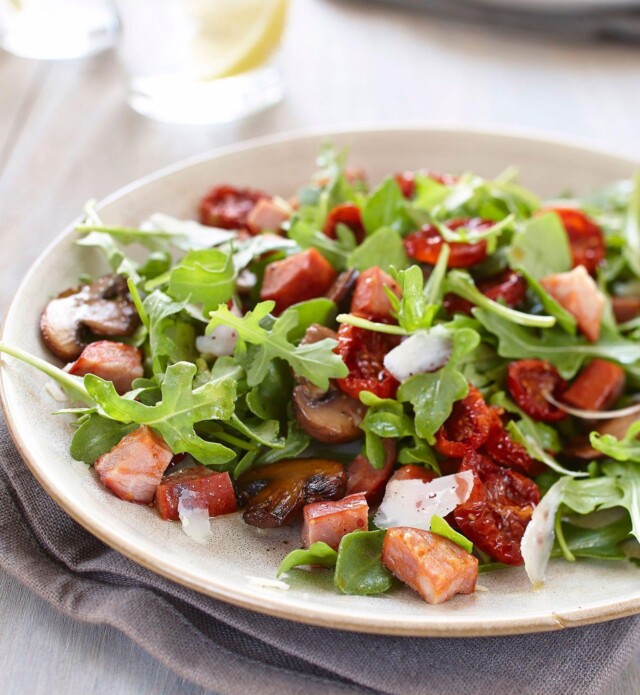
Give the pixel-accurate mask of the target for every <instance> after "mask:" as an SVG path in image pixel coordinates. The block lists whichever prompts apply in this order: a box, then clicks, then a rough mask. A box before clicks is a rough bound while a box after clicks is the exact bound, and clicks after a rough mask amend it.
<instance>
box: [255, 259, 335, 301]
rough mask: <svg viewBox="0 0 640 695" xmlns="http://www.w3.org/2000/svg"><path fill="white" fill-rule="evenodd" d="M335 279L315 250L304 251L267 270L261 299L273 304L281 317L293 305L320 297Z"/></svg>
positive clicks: (277, 262) (331, 268) (329, 265)
mask: <svg viewBox="0 0 640 695" xmlns="http://www.w3.org/2000/svg"><path fill="white" fill-rule="evenodd" d="M335 279H336V271H335V270H334V269H333V266H332V265H331V263H329V261H328V260H327V259H326V258H325V257H324V256H323V255H322V254H321V253H320V252H319V251H316V249H307V250H306V251H303V252H302V253H296V254H295V255H293V256H289V257H288V258H284V259H282V260H281V261H275V262H274V263H270V264H269V265H268V266H267V269H266V270H265V273H264V279H263V281H262V289H261V291H260V299H262V300H263V301H264V300H269V299H271V300H273V301H274V302H275V303H276V306H275V313H276V314H280V313H282V312H283V311H284V310H285V309H286V308H287V307H290V306H291V305H292V304H297V303H298V302H304V301H306V300H308V299H315V298H316V297H322V296H323V295H324V294H326V292H327V291H328V290H329V288H330V287H331V285H332V284H333V281H334V280H335Z"/></svg>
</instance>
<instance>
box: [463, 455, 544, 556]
mask: <svg viewBox="0 0 640 695" xmlns="http://www.w3.org/2000/svg"><path fill="white" fill-rule="evenodd" d="M460 470H461V471H466V470H470V471H473V474H474V477H475V480H474V484H473V489H472V490H471V495H470V497H469V499H467V501H466V502H464V503H463V504H460V505H458V506H457V507H456V509H455V510H454V518H455V520H456V523H457V524H458V527H459V528H460V531H461V532H462V533H463V534H464V535H465V536H466V537H467V538H468V539H469V540H471V541H473V543H474V544H475V545H476V546H477V547H478V548H479V549H480V550H482V551H484V552H485V553H488V554H489V555H490V556H491V557H492V558H493V559H494V560H497V561H498V562H504V563H505V564H507V565H520V564H522V554H521V553H520V542H521V541H522V536H523V534H524V530H525V529H526V527H527V524H528V523H529V521H530V520H531V515H532V514H533V510H534V508H535V506H536V505H537V504H538V502H540V491H539V490H538V486H537V485H536V484H535V483H534V482H533V480H531V479H530V478H527V477H525V476H524V475H521V474H520V473H516V472H515V471H512V470H510V469H508V468H502V467H501V466H497V465H496V464H495V463H494V462H493V461H492V460H491V459H490V458H489V457H488V456H484V455H483V454H480V453H479V452H477V451H473V452H471V453H470V454H467V456H465V458H464V459H463V461H462V466H461V467H460Z"/></svg>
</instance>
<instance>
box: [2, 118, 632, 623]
mask: <svg viewBox="0 0 640 695" xmlns="http://www.w3.org/2000/svg"><path fill="white" fill-rule="evenodd" d="M397 131H409V132H410V131H416V132H417V131H421V132H424V131H429V132H432V133H438V132H442V133H448V134H451V133H454V134H456V133H458V134H464V135H471V136H473V135H478V136H489V137H497V138H502V139H506V140H508V139H512V140H514V141H516V140H527V141H529V142H532V141H534V142H543V143H545V144H549V145H555V146H560V147H564V148H568V149H574V150H579V151H581V152H583V153H584V152H585V151H586V152H589V153H592V154H596V155H600V156H606V157H611V158H614V159H619V160H621V161H624V162H626V163H627V164H629V165H630V166H635V167H638V168H639V169H640V160H636V159H634V158H632V157H629V156H627V155H625V154H623V153H621V152H618V151H616V150H615V149H614V148H610V147H606V146H603V145H602V144H601V143H598V142H597V141H593V140H591V139H588V138H581V137H575V136H565V135H563V134H559V133H555V132H549V131H544V130H537V129H525V128H514V127H501V126H498V127H494V126H492V127H482V128H476V127H468V126H464V125H458V124H438V123H430V122H422V121H410V122H401V123H391V124H384V125H380V124H374V123H370V124H351V125H342V126H334V127H332V128H327V127H322V126H318V127H313V128H303V129H296V130H292V131H284V132H279V133H275V134H270V135H266V136H261V137H257V138H251V139H249V140H244V141H242V142H239V143H233V144H230V145H226V146H224V147H218V148H213V149H210V150H207V151H205V152H203V153H199V154H197V155H194V156H191V157H187V158H185V159H182V160H180V161H178V162H176V163H174V164H170V165H168V166H165V167H162V168H160V169H157V170H155V171H153V172H151V173H149V174H147V175H145V176H142V177H140V178H138V179H136V180H135V181H133V182H131V183H129V184H127V185H125V186H122V187H121V188H119V189H117V190H116V191H114V192H113V193H111V194H109V195H108V196H106V197H104V198H102V199H101V200H100V201H99V202H98V204H97V207H98V209H100V208H102V207H103V206H105V205H108V204H110V203H112V202H114V201H115V200H118V199H120V198H121V197H123V196H125V195H128V194H130V193H132V192H134V191H135V190H137V189H139V188H141V187H144V186H146V185H148V184H151V183H153V182H155V181H157V180H159V179H162V178H164V177H167V176H169V175H171V174H173V173H176V172H178V171H181V170H184V169H186V168H189V167H191V166H195V165H198V164H200V163H202V162H205V161H209V160H211V159H216V158H219V157H223V156H226V155H230V154H234V153H237V152H242V151H247V150H251V149H253V148H256V147H260V146H269V145H275V144H283V143H286V142H290V141H297V140H304V139H309V138H314V137H315V138H317V137H322V136H326V137H327V139H330V138H332V137H338V136H340V137H345V136H349V135H360V134H362V133H375V132H379V133H385V132H397ZM77 219H79V218H76V220H74V221H73V222H72V223H71V224H70V225H68V226H67V227H65V228H64V229H63V230H62V231H61V232H60V233H59V234H57V235H56V236H55V237H54V238H53V239H52V240H51V242H50V243H49V244H47V246H46V247H45V248H44V250H43V251H42V252H41V253H40V254H39V255H38V256H37V258H36V259H35V260H34V261H33V263H32V264H31V266H30V267H29V270H28V271H27V272H26V273H25V275H24V277H23V279H22V281H21V282H20V283H19V285H18V287H17V288H16V290H15V294H14V297H13V299H12V301H11V302H10V304H9V307H8V308H7V312H6V315H5V320H4V321H3V325H2V329H1V332H0V340H2V339H4V334H5V326H6V324H7V323H8V322H9V319H10V318H11V317H12V315H13V313H14V311H15V310H16V309H15V305H16V298H17V297H18V296H19V295H20V294H21V293H22V291H23V289H24V288H25V287H26V286H27V285H29V284H30V283H31V279H32V277H33V276H35V275H36V271H37V269H38V267H39V265H40V264H41V262H42V261H43V260H44V259H45V258H46V257H47V256H48V255H49V253H50V252H51V250H52V249H53V248H54V247H55V246H57V245H58V244H59V243H60V242H61V241H62V240H63V239H64V238H66V237H68V236H69V234H70V232H71V231H72V230H73V228H74V226H75V224H76V221H77ZM4 379H5V370H4V369H0V402H1V404H2V408H3V411H4V415H5V419H6V422H7V428H8V430H9V433H10V435H11V437H12V439H13V441H14V443H15V445H16V447H17V449H18V452H19V453H20V455H21V457H22V458H23V460H24V461H25V463H26V464H27V466H28V467H29V469H30V471H31V473H32V474H33V476H34V477H35V478H36V480H37V481H38V483H39V484H40V486H41V487H42V488H43V489H44V490H45V492H46V493H47V494H48V495H49V496H50V497H51V498H52V499H53V500H54V501H55V502H56V504H57V505H58V506H59V507H60V508H61V509H62V510H63V511H64V512H65V513H66V514H68V515H69V516H70V517H71V518H72V519H74V521H76V522H77V523H78V524H79V525H80V526H82V527H83V528H84V529H85V530H86V531H88V532H89V533H91V534H92V535H93V536H95V537H96V538H98V539H99V540H100V541H102V542H103V543H105V544H106V545H107V546H109V547H111V548H112V549H114V550H116V551H117V552H119V553H121V554H122V555H125V556H126V557H128V558H129V559H131V560H133V561H134V562H136V563H138V564H140V565H142V566H143V567H145V568H146V569H148V570H150V571H152V572H154V573H156V574H159V575H161V576H163V577H165V578H166V579H169V580H170V581H173V582H176V583H177V584H179V585H182V586H185V587H187V588H190V589H193V590H195V591H197V592H198V593H200V594H203V595H205V596H209V597H211V598H214V599H216V600H221V601H224V602H225V603H229V604H232V605H234V606H238V607H241V608H245V609H248V610H253V611H256V612H258V613H262V614H267V615H271V616H273V617H277V618H282V619H286V620H291V621H293V622H297V623H303V624H307V625H315V626H320V627H327V628H332V629H339V630H346V631H352V632H361V633H368V634H380V635H393V636H414V637H487V636H496V635H513V634H526V633H536V632H546V631H551V630H559V629H563V628H566V627H577V626H580V625H588V624H595V623H600V622H605V621H608V620H612V619H615V618H623V617H626V616H630V615H635V614H637V613H640V596H639V597H638V598H635V599H634V598H632V599H627V600H625V601H621V602H617V603H616V604H614V605H612V606H607V607H605V608H603V609H597V608H589V609H583V608H580V607H578V608H574V609H572V610H569V611H567V612H562V613H552V614H549V615H548V616H539V617H521V618H517V619H513V618H496V619H493V620H491V621H487V620H480V619H479V618H476V619H472V620H471V621H470V622H468V623H466V624H463V623H458V622H457V621H453V622H448V621H447V620H446V617H445V618H443V619H441V620H440V621H439V622H437V623H434V622H429V623H425V624H424V625H421V624H419V623H406V622H404V623H403V622H402V620H398V619H396V618H393V617H386V618H385V619H384V621H383V622H382V621H381V619H380V618H367V617H362V616H359V617H355V616H350V615H347V614H341V613H338V614H335V613H327V612H326V611H325V610H323V609H322V608H321V607H317V608H313V607H301V606H294V607H291V606H289V607H287V606H286V605H285V604H282V603H280V602H279V601H278V600H276V599H275V596H271V595H268V594H266V593H258V592H256V593H255V594H254V595H252V596H249V595H248V594H238V593H234V592H232V591H230V590H229V589H228V587H227V586H226V585H225V584H224V583H223V582H220V581H219V580H217V581H216V580H214V581H210V582H209V583H208V584H204V583H203V582H201V581H200V580H199V579H198V578H197V577H196V576H194V575H191V574H190V572H189V570H187V569H186V568H182V569H179V570H177V569H175V567H174V566H173V565H172V564H171V563H170V562H168V561H165V560H162V559H159V558H157V557H155V558H154V557H153V556H149V554H148V553H147V552H145V551H141V550H140V549H139V548H138V547H137V546H136V545H135V543H133V542H131V541H127V540H126V538H122V537H120V536H118V534H116V533H111V532H110V531H109V529H108V528H106V529H105V528H102V527H101V526H100V524H99V523H94V522H93V519H92V517H91V514H90V513H88V512H86V511H83V510H82V508H81V507H80V506H79V505H78V506H76V505H75V504H74V501H73V499H69V498H68V497H65V496H64V495H63V494H59V493H58V491H56V490H55V489H54V488H51V487H50V486H49V484H48V483H47V481H46V479H45V477H44V475H43V474H42V472H41V467H40V465H39V463H38V462H37V461H36V460H35V459H36V457H35V456H32V454H31V453H30V451H29V446H28V444H27V443H26V441H25V438H24V437H23V436H22V434H21V433H20V431H19V428H18V426H17V425H16V422H15V421H14V418H13V414H12V412H11V409H10V407H9V403H8V395H7V393H6V391H5V381H4ZM594 612H595V615H594Z"/></svg>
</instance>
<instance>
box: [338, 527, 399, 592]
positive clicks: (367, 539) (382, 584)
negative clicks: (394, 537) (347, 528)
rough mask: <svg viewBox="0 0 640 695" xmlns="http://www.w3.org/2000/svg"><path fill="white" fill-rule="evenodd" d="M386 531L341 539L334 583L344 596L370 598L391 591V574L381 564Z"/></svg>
mask: <svg viewBox="0 0 640 695" xmlns="http://www.w3.org/2000/svg"><path fill="white" fill-rule="evenodd" d="M385 533H386V531H354V532H353V533H348V534H347V535H346V536H343V537H342V540H341V541H340V546H339V547H338V558H337V560H336V570H335V574H334V577H333V581H334V583H335V585H336V587H337V588H338V589H339V590H340V591H341V592H342V593H343V594H357V595H359V596H368V595H371V594H381V593H384V592H385V591H388V590H389V589H390V588H391V581H392V576H391V572H389V570H388V569H387V568H386V567H384V565H383V564H382V560H381V555H382V543H383V542H384V536H385Z"/></svg>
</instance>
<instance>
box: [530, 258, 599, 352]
mask: <svg viewBox="0 0 640 695" xmlns="http://www.w3.org/2000/svg"><path fill="white" fill-rule="evenodd" d="M540 284H541V285H542V286H543V287H544V289H545V290H546V291H547V292H548V293H549V294H550V295H551V296H552V297H553V298H554V299H555V300H556V301H557V302H558V303H559V304H561V305H562V306H563V307H564V308H565V309H566V310H567V311H568V312H569V313H570V314H572V315H573V316H574V317H575V319H576V321H577V322H578V328H579V329H580V330H581V331H582V332H583V333H584V335H585V336H586V337H587V340H589V341H591V342H592V343H595V342H596V341H597V340H598V338H599V337H600V327H601V324H602V313H603V312H604V306H605V299H604V296H603V295H602V292H600V290H599V289H598V286H597V285H596V283H595V280H594V279H593V278H592V277H591V275H589V273H588V272H587V270H586V268H585V267H584V266H583V265H579V266H576V267H575V268H574V269H573V270H570V271H569V272H567V273H557V274H555V275H547V277H544V278H542V279H541V280H540Z"/></svg>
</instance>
